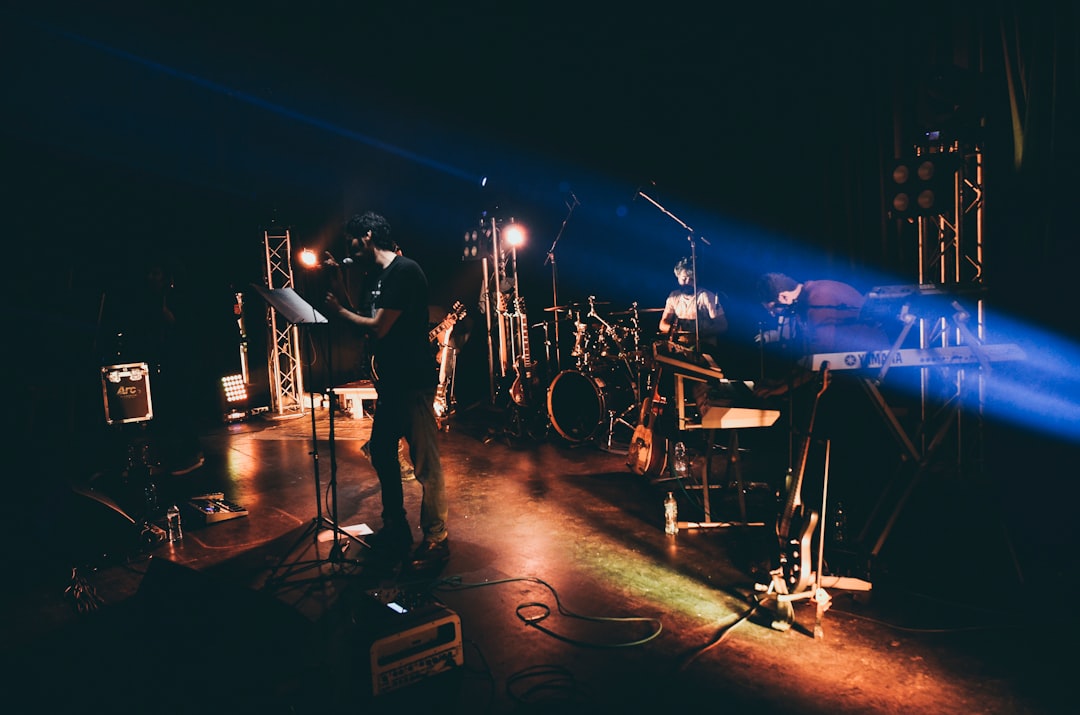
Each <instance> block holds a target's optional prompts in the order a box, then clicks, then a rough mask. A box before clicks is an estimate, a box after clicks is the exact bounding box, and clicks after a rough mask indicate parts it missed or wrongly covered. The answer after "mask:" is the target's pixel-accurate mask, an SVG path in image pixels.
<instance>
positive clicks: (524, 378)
mask: <svg viewBox="0 0 1080 715" xmlns="http://www.w3.org/2000/svg"><path fill="white" fill-rule="evenodd" d="M515 306H516V308H517V318H518V334H519V339H520V342H521V355H520V356H519V357H518V360H517V363H516V364H515V365H514V369H515V370H516V371H517V375H516V376H515V377H514V383H513V384H512V385H510V399H511V400H513V401H514V404H515V405H518V406H519V407H524V406H527V405H528V404H529V402H531V401H532V394H533V390H532V388H533V380H534V377H535V376H534V369H535V368H536V364H535V363H534V362H533V361H532V357H531V356H530V355H529V321H528V320H527V319H526V318H525V301H524V299H522V298H518V299H517V302H516V303H515Z"/></svg>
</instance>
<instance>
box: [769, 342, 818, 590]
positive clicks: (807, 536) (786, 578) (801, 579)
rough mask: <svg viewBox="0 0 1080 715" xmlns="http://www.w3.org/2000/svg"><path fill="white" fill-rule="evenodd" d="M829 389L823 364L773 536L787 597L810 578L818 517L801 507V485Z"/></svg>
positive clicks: (801, 587)
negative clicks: (795, 468) (795, 469)
mask: <svg viewBox="0 0 1080 715" xmlns="http://www.w3.org/2000/svg"><path fill="white" fill-rule="evenodd" d="M828 387H829V366H828V363H826V364H825V365H824V366H823V367H822V370H821V387H820V388H819V389H818V392H817V394H816V395H815V396H814V405H813V407H812V408H811V410H810V422H809V424H808V425H807V428H806V437H805V439H804V440H803V446H802V453H801V455H800V456H799V469H798V472H797V473H796V475H795V478H794V482H793V483H792V484H791V485H790V486H789V488H788V496H787V503H786V504H785V505H784V511H783V513H782V514H781V516H780V518H779V519H778V520H777V524H776V535H777V537H778V539H779V541H780V569H781V572H782V575H783V586H784V591H785V592H786V593H800V592H802V591H805V590H806V589H807V588H808V587H809V586H810V579H811V577H812V576H813V568H812V566H811V564H810V552H811V541H812V540H813V536H814V529H815V528H816V527H817V524H818V519H819V518H820V517H819V515H818V513H817V512H816V511H814V510H812V509H808V508H807V506H806V505H805V504H803V501H802V484H803V476H804V475H805V473H806V458H807V456H808V455H809V454H810V442H811V440H812V439H813V436H814V418H815V417H816V415H817V408H818V403H819V402H820V401H821V396H822V395H823V394H825V390H826V389H828Z"/></svg>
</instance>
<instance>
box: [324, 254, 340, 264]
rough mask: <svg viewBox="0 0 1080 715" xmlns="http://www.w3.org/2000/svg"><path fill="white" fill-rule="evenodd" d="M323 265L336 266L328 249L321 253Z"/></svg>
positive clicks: (335, 260)
mask: <svg viewBox="0 0 1080 715" xmlns="http://www.w3.org/2000/svg"><path fill="white" fill-rule="evenodd" d="M323 266H325V267H327V268H337V267H338V262H337V259H335V258H334V257H333V256H332V255H331V254H330V251H326V252H325V253H323Z"/></svg>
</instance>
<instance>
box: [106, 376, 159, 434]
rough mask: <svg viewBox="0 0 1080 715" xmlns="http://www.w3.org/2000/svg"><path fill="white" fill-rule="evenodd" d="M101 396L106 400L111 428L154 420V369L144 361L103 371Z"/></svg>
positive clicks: (107, 420)
mask: <svg viewBox="0 0 1080 715" xmlns="http://www.w3.org/2000/svg"><path fill="white" fill-rule="evenodd" d="M101 394H102V397H103V398H104V400H105V421H106V422H107V423H109V424H110V425H115V424H124V423H127V422H147V421H149V420H151V419H153V418H154V402H153V399H152V397H151V395H150V369H149V366H148V365H147V364H146V363H144V362H131V363H124V364H122V365H106V366H105V367H103V368H101Z"/></svg>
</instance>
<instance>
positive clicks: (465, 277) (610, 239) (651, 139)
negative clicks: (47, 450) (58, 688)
mask: <svg viewBox="0 0 1080 715" xmlns="http://www.w3.org/2000/svg"><path fill="white" fill-rule="evenodd" d="M170 5H175V7H169V6H170ZM352 5H353V4H344V3H341V4H339V3H292V2H261V3H258V4H251V5H248V4H246V3H239V4H237V3H230V4H229V5H228V8H227V9H226V8H223V7H218V4H215V3H207V4H202V3H158V4H155V6H154V7H153V8H151V7H149V6H148V5H146V4H139V3H130V4H129V3H116V4H110V5H109V7H108V8H102V7H89V6H85V4H80V5H76V4H68V3H52V4H50V3H42V4H39V5H37V6H35V8H34V9H28V10H23V11H13V10H8V11H5V13H6V14H5V16H4V22H3V25H4V30H3V33H4V34H3V46H4V53H5V55H4V62H5V68H6V70H5V74H6V75H7V82H6V85H7V86H6V88H5V95H6V100H7V109H6V110H5V112H4V113H3V119H2V121H0V141H2V146H3V148H4V154H5V156H6V157H7V158H6V160H5V165H6V167H7V171H6V172H5V174H6V176H5V178H6V182H5V183H6V184H7V188H6V190H5V192H4V194H5V205H6V208H5V226H4V229H3V230H4V232H5V234H6V237H7V239H8V240H7V241H5V244H6V245H8V246H10V249H9V250H11V253H10V254H9V261H10V267H9V271H8V280H7V281H6V288H5V292H7V293H8V294H9V300H8V301H7V303H8V305H9V306H11V307H12V311H13V315H15V316H16V317H17V318H19V320H18V321H16V322H13V323H11V324H10V327H9V331H10V332H9V335H10V336H11V343H12V344H13V345H14V346H15V354H14V357H15V358H16V359H17V360H18V361H19V363H20V364H25V365H31V366H33V368H34V371H35V373H36V375H37V377H35V379H33V380H26V381H19V382H18V390H17V395H18V397H19V399H20V402H21V403H22V404H26V405H29V409H28V411H27V413H26V414H28V415H29V416H30V419H28V420H23V424H25V425H28V429H30V430H31V431H35V432H36V431H39V430H38V427H39V426H40V425H41V424H42V422H41V420H42V419H45V418H46V417H53V416H54V415H56V414H57V413H58V412H62V413H63V414H64V415H65V417H67V418H68V419H67V424H69V426H70V428H71V429H72V430H73V431H79V430H83V429H88V425H90V424H95V423H96V420H97V419H99V415H98V412H99V411H100V404H99V402H98V400H99V396H98V394H97V390H98V385H97V382H96V377H95V376H96V369H97V366H98V365H99V364H100V363H101V362H102V361H103V360H104V361H107V360H109V359H110V357H111V356H110V354H109V349H110V347H109V344H108V337H109V336H108V335H107V334H103V333H107V331H106V330H103V324H107V318H108V316H109V315H110V312H111V311H115V310H116V309H117V308H118V307H122V305H123V304H122V299H121V298H120V296H122V295H123V294H124V286H125V285H126V284H127V283H130V281H131V280H132V279H133V277H134V276H135V275H137V274H138V272H139V271H140V270H141V266H142V265H143V264H144V262H145V261H146V260H148V257H164V258H167V259H168V260H169V261H171V263H172V264H173V265H175V266H177V267H178V272H177V275H178V276H179V278H178V281H179V283H178V285H177V290H178V291H180V290H182V291H183V292H184V293H185V294H186V296H187V297H188V298H189V301H190V302H189V305H190V310H191V313H190V317H191V320H192V322H193V323H194V324H197V325H198V326H200V332H199V334H198V336H197V337H196V338H194V339H193V344H192V346H191V347H192V348H193V353H194V357H193V359H194V360H195V361H196V362H197V364H198V366H199V368H200V370H201V371H202V372H203V375H204V378H205V379H204V380H202V382H201V384H202V385H204V391H203V392H202V393H200V399H201V404H202V406H203V407H204V408H205V409H206V411H207V413H210V412H212V411H213V410H214V409H215V408H216V379H217V377H218V376H219V375H221V374H224V373H226V372H233V371H235V370H236V369H237V368H238V358H237V350H238V339H237V331H236V325H235V320H234V316H233V314H232V307H233V296H234V293H235V291H236V290H244V289H245V288H246V287H247V286H248V285H249V284H250V283H251V282H253V281H254V282H258V281H260V280H261V266H262V264H263V261H264V258H265V257H264V253H263V247H262V235H263V233H262V232H263V231H264V230H265V229H267V228H269V227H281V226H285V227H288V228H289V229H290V231H291V232H292V235H293V240H294V245H296V246H299V245H312V246H316V247H318V248H320V249H321V248H330V249H332V250H339V248H340V246H339V244H338V243H335V242H336V241H338V239H339V229H340V225H341V222H342V220H343V219H344V218H345V217H346V216H348V215H349V214H351V213H352V212H354V211H357V210H361V209H366V208H374V209H377V210H380V211H381V212H383V213H385V214H386V215H388V217H390V218H391V220H392V222H393V223H394V226H395V231H396V233H397V235H398V238H399V241H400V242H401V243H402V245H403V246H404V247H405V249H406V250H407V251H408V252H409V253H410V254H413V255H415V256H416V257H417V258H418V259H420V260H421V262H422V263H424V265H425V266H426V268H427V270H428V273H429V277H430V278H431V281H432V285H433V294H434V298H435V300H436V301H437V302H439V303H441V304H443V305H449V304H450V303H451V302H452V301H453V300H457V299H460V300H463V302H466V303H467V304H468V303H470V300H475V296H478V294H479V280H478V276H479V267H478V266H477V265H476V264H475V263H467V262H463V261H461V260H460V250H461V236H462V233H463V230H465V229H467V228H470V227H473V226H475V225H476V223H477V222H478V220H479V219H480V217H481V216H482V215H483V212H484V211H487V212H489V215H495V216H499V217H500V218H508V217H510V216H514V217H515V218H518V219H521V220H524V221H526V222H527V223H528V224H529V225H530V226H531V227H532V230H533V238H532V243H531V244H530V246H529V247H527V248H525V249H522V253H521V255H520V256H519V259H520V266H521V271H522V280H523V293H524V295H526V296H527V297H528V300H529V302H530V304H531V305H532V306H533V307H534V311H538V310H539V308H540V307H542V306H548V305H550V304H551V298H552V297H553V296H552V275H551V269H550V266H548V265H546V264H545V261H544V258H545V252H546V250H547V248H548V247H549V246H550V245H551V243H552V241H553V240H554V239H555V237H556V235H560V234H559V231H560V225H561V222H562V221H563V220H564V219H565V218H566V217H567V205H568V201H569V197H570V196H573V197H575V198H576V199H580V202H581V205H580V207H579V208H577V209H576V210H575V212H574V213H573V215H572V218H571V220H570V221H569V222H568V225H567V227H566V229H565V231H563V233H562V234H561V237H560V242H559V244H558V250H557V253H556V257H557V265H558V270H559V280H560V285H559V289H560V302H563V299H566V300H570V299H581V298H584V297H585V296H587V295H590V294H597V295H598V297H600V298H601V299H604V300H609V301H610V302H611V303H612V304H613V305H614V307H619V306H620V305H624V304H628V303H629V302H630V301H633V300H636V301H639V303H641V304H642V305H650V306H651V305H657V304H659V302H660V301H662V299H663V296H664V295H665V294H666V292H667V290H669V289H670V287H671V285H670V281H671V276H670V266H671V265H672V264H673V263H674V261H675V259H676V258H678V257H679V256H680V255H682V254H684V253H685V252H686V250H687V247H688V246H687V240H686V238H687V236H686V235H685V231H683V230H682V228H681V227H680V226H678V225H677V224H676V223H675V222H673V221H672V220H671V219H670V218H669V217H667V216H664V215H662V214H661V213H660V212H659V211H657V210H655V209H654V208H653V207H652V206H651V205H649V204H647V203H645V202H644V201H642V200H641V199H640V198H638V199H637V200H635V197H637V196H638V194H637V192H638V191H639V190H644V191H645V192H646V193H648V194H649V195H650V196H653V197H655V198H656V199H657V200H658V201H659V202H660V203H661V204H662V205H663V206H664V207H665V208H667V209H668V210H670V211H671V212H672V213H673V214H674V215H675V216H677V217H678V218H680V219H681V220H682V221H683V222H685V223H688V224H689V225H691V226H692V227H693V228H694V229H695V230H696V231H698V233H700V234H701V236H703V237H706V238H707V239H708V240H709V242H708V243H705V242H698V243H697V244H696V247H697V249H698V250H699V251H700V264H699V266H700V268H701V270H700V271H699V273H700V274H701V275H703V276H706V277H707V279H708V280H709V281H710V282H712V283H713V284H714V285H718V286H720V287H722V288H723V289H725V290H726V292H728V293H729V294H733V295H741V294H744V293H745V292H746V291H747V289H748V287H749V285H750V283H751V281H752V277H753V276H754V275H756V273H757V272H758V271H762V270H774V269H779V270H786V271H788V272H791V273H793V274H795V275H801V276H806V275H807V273H806V271H809V270H811V269H810V268H809V267H808V266H807V264H806V261H807V259H806V258H805V255H811V254H812V255H814V256H815V258H814V259H813V260H814V261H819V263H818V264H817V266H816V267H815V269H816V270H817V271H819V272H820V273H819V275H823V274H828V275H836V276H838V277H847V276H849V275H853V276H862V277H861V278H860V279H859V280H856V281H855V282H857V283H861V286H862V287H869V285H870V284H872V282H873V281H874V279H876V278H877V277H878V276H879V275H880V276H888V277H891V278H895V282H902V283H903V282H914V265H915V261H916V258H915V255H914V248H913V245H912V242H911V239H910V237H908V236H906V235H905V234H904V232H903V230H902V228H903V227H902V226H901V225H898V224H896V223H895V222H892V221H889V220H887V219H886V218H885V216H884V199H883V189H882V183H883V178H884V173H883V172H884V170H885V169H884V167H885V166H887V164H888V163H889V161H890V160H891V159H892V158H893V157H894V156H896V155H897V154H899V153H900V152H901V151H904V150H906V149H907V148H908V147H909V146H911V144H912V142H914V141H915V140H916V139H917V137H918V136H919V135H920V134H921V133H922V132H923V131H925V130H926V129H927V128H936V129H942V130H944V131H946V132H948V133H951V134H952V135H955V136H956V137H957V138H958V139H960V140H961V141H963V142H964V143H977V144H979V146H980V147H981V148H982V149H983V151H984V156H985V169H986V188H987V195H986V202H987V215H988V217H989V218H988V223H987V226H986V229H985V233H986V246H987V253H986V275H987V280H988V282H989V284H990V285H991V286H992V288H993V290H994V294H993V296H994V297H993V299H994V301H995V302H996V303H997V304H998V305H1000V306H1001V307H1002V308H1003V309H1005V310H1008V311H1010V312H1013V313H1016V314H1018V315H1020V316H1023V317H1026V318H1028V319H1031V320H1034V321H1037V322H1040V323H1042V324H1045V325H1049V326H1051V327H1055V328H1058V329H1064V330H1066V331H1070V332H1071V333H1073V334H1075V332H1076V330H1075V329H1076V321H1075V318H1074V317H1073V316H1072V315H1071V311H1070V310H1069V309H1068V307H1067V306H1068V299H1067V291H1066V286H1067V285H1068V284H1069V282H1070V281H1071V278H1070V275H1071V266H1070V263H1069V260H1070V259H1071V256H1072V255H1073V254H1074V253H1075V251H1074V250H1073V246H1072V243H1073V241H1074V240H1075V236H1076V231H1075V229H1074V227H1073V225H1072V218H1071V203H1072V201H1073V200H1074V199H1073V197H1074V196H1075V195H1076V194H1075V189H1076V188H1077V182H1076V180H1075V178H1074V176H1073V169H1072V167H1075V165H1076V164H1077V159H1078V158H1080V157H1078V151H1077V139H1076V137H1075V132H1073V131H1072V129H1071V128H1072V124H1073V123H1074V117H1075V115H1076V111H1075V110H1076V109H1077V96H1078V94H1080V93H1078V92H1077V84H1078V77H1080V73H1078V72H1077V69H1078V68H1077V64H1078V60H1077V54H1076V47H1077V46H1076V35H1077V23H1076V17H1075V11H1073V10H1071V9H1069V8H1057V7H1054V6H1052V5H1051V4H1049V3H1047V4H1045V6H1044V4H1042V3H1024V4H1023V5H1022V7H1021V6H1020V4H1019V3H1017V6H1016V7H1013V5H1012V4H1011V3H1003V2H1002V3H989V4H987V5H988V6H987V7H983V8H977V9H972V8H954V7H952V5H950V4H948V3H945V4H941V5H940V6H939V7H937V8H936V9H934V10H933V14H932V15H928V13H927V12H922V11H920V12H916V10H915V8H914V7H913V6H911V5H910V3H884V4H881V3H874V4H867V3H851V4H843V3H841V4H836V5H833V6H831V7H820V6H815V7H813V8H801V9H784V8H769V9H768V10H756V9H741V10H733V9H730V8H727V7H723V8H711V9H701V8H692V7H686V8H682V7H680V6H679V5H678V4H675V5H670V6H665V7H664V8H663V9H662V10H657V9H656V8H653V9H651V10H648V11H646V10H645V9H637V10H635V9H631V8H629V7H627V6H625V5H623V4H620V5H618V6H614V7H611V8H608V9H595V8H594V9H584V8H582V7H578V6H577V5H571V4H566V5H564V4H561V3H544V4H543V7H542V8H516V9H514V10H513V11H512V12H508V11H497V10H495V9H494V7H493V6H492V7H486V6H481V5H480V4H477V5H476V6H471V5H470V6H460V5H459V6H455V7H454V8H453V9H441V7H440V6H439V5H438V4H435V3H432V4H430V6H428V5H427V4H425V3H420V4H412V5H407V6H400V5H399V4H398V3H388V4H386V5H385V7H384V5H383V4H382V3H365V4H364V5H363V7H362V8H357V7H352ZM870 5H872V6H873V7H870ZM960 5H966V4H960ZM344 8H349V9H344ZM481 176H486V177H487V178H488V183H487V185H486V186H485V187H481V186H480V184H479V178H480V177H481ZM774 239H782V240H783V242H782V243H776V242H774ZM803 252H806V253H805V255H804V253H803ZM869 271H874V272H875V273H868V272H869ZM871 276H873V277H871ZM304 280H307V279H306V278H301V279H300V281H301V283H302V282H303V281H304ZM246 300H247V303H248V307H249V314H248V321H247V322H248V327H249V331H250V332H251V335H250V337H251V339H252V363H253V365H254V366H255V368H256V370H258V369H259V368H261V367H263V366H264V362H265V358H264V354H265V353H260V352H259V350H260V346H264V345H265V342H260V341H265V336H262V335H260V334H259V331H260V328H261V327H262V326H261V325H260V322H261V321H260V318H261V317H262V315H263V311H262V305H261V304H260V303H259V300H258V298H257V296H256V295H254V294H252V293H250V292H249V293H248V295H247V296H246ZM534 315H537V312H534ZM540 319H541V317H540V316H539V315H537V317H536V320H540ZM483 339H484V336H483V335H481V334H479V333H477V334H475V335H474V340H475V341H482V340H483ZM261 349H263V350H265V348H264V347H262V348H261ZM350 350H351V347H350V346H348V345H345V346H343V354H342V359H340V360H339V361H338V363H337V365H338V367H339V369H340V370H341V372H342V375H343V377H347V376H348V375H349V370H350V367H349V356H350V355H351V354H352V353H351V352H350ZM321 364H322V365H325V361H323V362H322V363H321ZM474 367H480V366H474ZM482 369H484V370H486V366H482Z"/></svg>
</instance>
